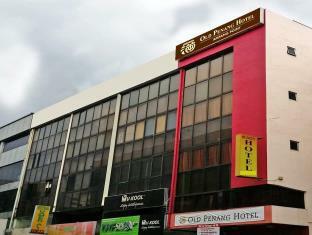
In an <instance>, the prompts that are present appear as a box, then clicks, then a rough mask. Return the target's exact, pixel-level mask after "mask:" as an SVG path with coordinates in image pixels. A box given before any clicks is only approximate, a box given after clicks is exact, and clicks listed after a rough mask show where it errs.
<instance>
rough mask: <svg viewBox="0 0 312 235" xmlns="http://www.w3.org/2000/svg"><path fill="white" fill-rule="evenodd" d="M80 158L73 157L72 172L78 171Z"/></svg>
mask: <svg viewBox="0 0 312 235" xmlns="http://www.w3.org/2000/svg"><path fill="white" fill-rule="evenodd" d="M77 166H78V159H77V158H76V159H73V160H72V162H71V165H70V174H73V173H75V172H76V171H77Z"/></svg>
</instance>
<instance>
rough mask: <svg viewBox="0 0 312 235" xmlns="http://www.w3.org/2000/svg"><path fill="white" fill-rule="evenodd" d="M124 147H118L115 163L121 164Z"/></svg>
mask: <svg viewBox="0 0 312 235" xmlns="http://www.w3.org/2000/svg"><path fill="white" fill-rule="evenodd" d="M122 150H123V145H121V146H117V147H116V148H115V153H114V163H119V162H121V158H122Z"/></svg>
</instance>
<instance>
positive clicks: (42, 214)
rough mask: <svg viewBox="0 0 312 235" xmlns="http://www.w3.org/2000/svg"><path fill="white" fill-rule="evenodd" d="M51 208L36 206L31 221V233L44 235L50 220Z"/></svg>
mask: <svg viewBox="0 0 312 235" xmlns="http://www.w3.org/2000/svg"><path fill="white" fill-rule="evenodd" d="M49 212H50V207H49V206H42V205H36V207H35V211H34V215H33V218H32V221H31V231H30V232H31V233H39V234H44V232H45V229H46V226H47V221H48V218H49Z"/></svg>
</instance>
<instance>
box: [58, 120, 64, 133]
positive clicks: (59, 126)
mask: <svg viewBox="0 0 312 235" xmlns="http://www.w3.org/2000/svg"><path fill="white" fill-rule="evenodd" d="M63 125H64V119H62V120H60V121H59V122H58V124H57V132H61V131H62V130H63Z"/></svg>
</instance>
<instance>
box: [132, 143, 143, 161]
mask: <svg viewBox="0 0 312 235" xmlns="http://www.w3.org/2000/svg"><path fill="white" fill-rule="evenodd" d="M142 147H143V141H136V142H134V145H133V156H132V158H140V157H141V155H142Z"/></svg>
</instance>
